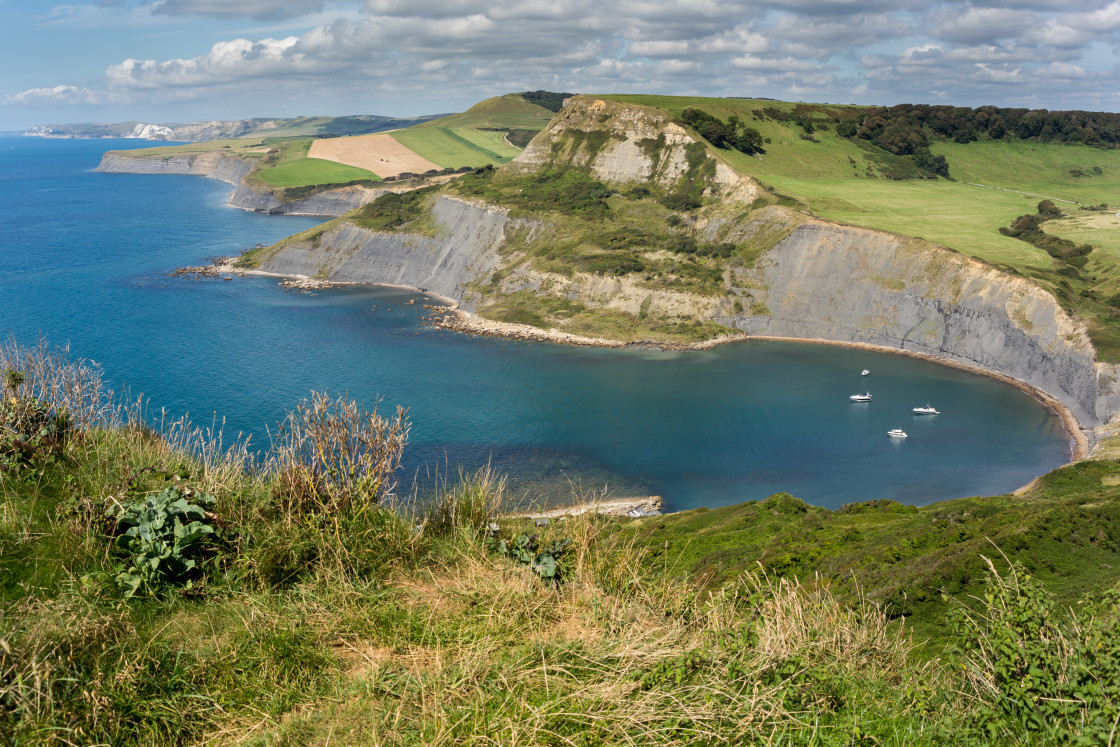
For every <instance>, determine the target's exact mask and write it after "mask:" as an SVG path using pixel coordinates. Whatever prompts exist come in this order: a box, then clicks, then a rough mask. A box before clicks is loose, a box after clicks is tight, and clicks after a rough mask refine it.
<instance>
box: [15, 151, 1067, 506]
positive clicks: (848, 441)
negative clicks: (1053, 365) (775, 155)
mask: <svg viewBox="0 0 1120 747" xmlns="http://www.w3.org/2000/svg"><path fill="white" fill-rule="evenodd" d="M146 145H148V144H147V143H143V142H137V141H128V140H121V141H113V140H97V141H91V140H41V139H37V138H0V205H3V206H4V208H3V210H0V334H5V335H6V334H8V333H13V334H15V335H16V337H17V339H19V340H21V341H24V342H33V341H34V340H35V339H36V338H37V336H39V335H42V336H44V337H46V338H47V339H48V340H50V341H52V342H55V343H62V342H67V341H68V342H69V343H70V344H71V349H72V351H73V353H75V354H77V355H79V356H83V357H88V358H92V359H94V360H97V361H99V362H100V363H101V364H102V365H103V366H104V369H105V372H106V374H107V378H108V380H109V382H110V383H111V384H112V385H113V386H114V387H116V388H120V387H122V386H123V385H127V386H128V387H129V388H130V389H131V391H132V392H133V393H138V392H142V393H143V394H144V395H146V396H147V397H148V398H150V400H151V402H152V405H153V407H154V408H155V409H156V410H158V409H159V408H160V407H164V408H166V409H167V410H168V411H169V413H170V414H172V415H182V414H184V413H189V414H190V416H191V417H192V419H193V420H194V421H195V422H196V423H202V424H209V423H210V422H211V421H212V419H213V418H214V417H217V418H219V419H220V418H222V417H224V418H225V419H226V423H227V425H226V433H227V435H232V434H236V433H237V432H239V431H241V432H245V433H252V434H253V442H254V443H257V444H258V445H261V444H262V443H266V442H267V437H266V436H265V429H266V428H267V427H270V426H275V424H276V423H277V422H278V421H279V420H280V419H281V418H282V417H283V413H284V411H285V410H287V409H290V408H291V407H292V406H293V405H294V404H295V403H297V402H298V401H299V400H300V399H301V398H303V397H305V396H307V394H308V393H309V392H310V390H312V389H323V388H327V389H329V390H331V391H335V392H343V391H348V392H349V393H350V394H351V395H353V396H355V397H357V398H359V399H360V400H362V401H363V402H365V403H367V405H372V404H373V403H374V402H375V401H376V400H377V398H378V397H380V398H382V408H383V409H391V408H392V407H393V406H395V405H396V404H397V403H400V404H403V405H405V406H407V407H409V408H411V409H410V414H411V418H412V421H413V429H412V438H411V443H410V445H409V448H408V451H407V470H406V472H407V474H406V475H405V482H411V479H412V476H413V475H414V474H415V473H416V472H417V471H420V472H421V473H423V472H425V471H426V470H430V469H431V468H432V466H433V465H436V464H438V465H440V469H442V470H447V469H450V470H451V471H454V470H455V468H456V466H457V465H464V466H465V467H466V468H468V469H470V468H474V467H477V466H480V465H482V464H485V463H486V462H487V461H488V460H489V461H491V462H492V463H493V464H494V465H495V466H497V467H498V468H499V469H500V470H501V471H502V472H505V473H507V474H508V475H509V477H510V483H511V487H512V488H513V492H514V493H515V494H518V495H525V496H528V497H530V498H535V497H538V496H545V497H550V498H563V497H566V496H568V495H570V494H571V493H572V492H573V490H575V491H578V490H583V491H584V492H590V491H593V490H598V489H600V488H602V487H603V486H604V485H607V486H609V488H610V490H611V492H612V494H613V495H616V496H626V495H635V494H644V495H649V494H659V495H662V496H664V497H665V498H666V501H667V506H668V508H670V509H681V508H690V507H693V506H699V505H707V506H717V505H725V504H730V503H735V502H738V501H743V500H751V499H759V498H763V497H765V496H767V495H769V494H771V493H774V492H777V491H780V490H785V491H789V492H791V493H793V494H795V495H797V496H799V497H801V498H804V499H805V500H807V501H809V502H811V503H815V504H818V505H824V506H831V507H836V506H839V505H841V504H843V503H846V502H849V501H853V500H867V499H871V498H893V499H895V500H899V501H903V502H907V503H916V504H921V503H928V502H931V501H934V500H940V499H945V498H954V497H960V496H965V495H976V494H996V493H1001V492H1006V491H1008V490H1011V489H1014V488H1016V487H1018V486H1019V485H1022V484H1024V483H1026V482H1028V481H1029V480H1030V479H1031V478H1033V477H1034V476H1036V475H1038V474H1040V473H1042V472H1044V471H1046V470H1049V469H1051V468H1053V467H1055V466H1058V465H1059V464H1061V463H1063V462H1064V461H1065V460H1066V459H1067V458H1068V455H1069V449H1068V445H1067V443H1066V439H1065V436H1064V434H1063V433H1062V432H1061V430H1060V427H1059V424H1058V423H1057V421H1056V419H1055V418H1054V417H1053V416H1052V414H1051V413H1049V412H1048V411H1047V410H1046V409H1045V408H1043V407H1042V406H1041V405H1039V404H1038V403H1037V402H1035V401H1034V400H1033V399H1031V398H1030V397H1029V396H1027V395H1026V394H1023V393H1022V392H1020V391H1018V390H1016V389H1014V388H1012V387H1010V386H1007V385H1005V384H1001V383H999V382H997V381H994V380H992V379H988V378H985V377H980V376H974V375H971V374H967V373H964V372H961V371H957V370H953V369H949V368H945V367H942V366H938V365H935V364H930V363H925V362H922V361H918V360H914V359H911V358H905V357H901V356H893V355H887V354H877V353H868V352H863V351H856V350H847V349H841V348H829V347H825V346H819V345H807V344H795V343H765V342H751V343H746V344H737V345H728V346H723V347H720V348H717V349H715V350H710V351H703V352H701V351H696V352H688V353H675V352H660V351H640V350H626V351H617V350H601V349H590V348H567V347H562V346H556V345H542V344H528V343H517V342H508V341H502V340H494V339H481V338H473V337H467V336H463V335H459V334H456V333H450V332H443V331H439V330H434V329H431V328H429V327H424V326H422V325H421V324H420V321H419V320H420V317H422V316H423V314H424V313H425V312H424V309H423V308H422V303H423V300H424V299H423V297H422V296H419V295H417V294H412V293H408V292H403V291H400V290H392V289H357V288H349V289H339V290H333V291H329V292H322V293H318V294H315V295H311V296H309V295H303V294H296V293H285V292H284V291H283V290H282V289H281V288H279V287H278V285H277V282H276V281H275V280H271V279H264V278H254V279H240V278H239V279H235V280H233V281H230V282H226V281H223V280H220V279H208V280H199V281H194V280H188V279H184V278H173V277H166V276H165V274H164V273H166V272H169V271H171V270H173V269H175V268H176V267H180V266H183V265H187V264H199V263H201V261H202V260H203V259H204V258H206V257H209V256H213V255H220V254H232V253H236V252H237V251H239V250H241V249H243V248H245V247H249V246H252V245H255V244H256V243H258V242H262V243H266V244H267V243H271V242H273V241H275V240H277V239H280V238H282V237H284V236H286V235H289V234H291V233H295V232H296V231H300V230H303V229H305V228H307V227H309V226H311V225H313V224H314V223H316V222H317V221H315V220H314V219H307V218H293V217H285V216H272V217H270V216H264V215H258V214H254V213H246V212H243V211H239V210H234V209H231V208H228V207H226V206H225V201H226V199H227V197H228V194H229V190H230V188H229V187H228V186H227V185H225V184H222V183H220V182H215V181H212V180H208V179H203V178H198V177H186V176H140V175H126V174H99V173H94V172H92V171H91V169H93V168H94V167H95V166H96V165H97V163H98V161H99V159H100V155H101V153H102V152H103V151H104V150H108V149H113V148H128V147H144V146H146ZM411 299H419V300H418V301H417V302H416V303H414V304H412V305H409V304H407V301H409V300H411ZM863 368H869V369H871V371H872V374H871V376H869V377H866V378H864V377H861V376H860V375H859V371H860V370H861V369H863ZM864 388H870V390H871V392H872V393H873V394H874V402H872V403H871V404H869V405H853V404H850V403H849V401H848V395H850V394H852V393H855V392H857V391H862V390H863V389H864ZM926 402H932V403H933V404H934V405H935V406H937V407H938V409H940V410H941V411H942V413H943V414H941V415H938V416H932V417H916V416H914V415H912V414H911V412H910V410H911V408H912V407H914V406H916V405H924V404H926ZM895 427H901V428H903V429H904V430H905V431H907V432H908V433H909V435H910V437H909V438H907V439H905V440H902V441H900V440H896V439H890V438H888V437H887V435H886V432H887V430H889V429H891V428H895Z"/></svg>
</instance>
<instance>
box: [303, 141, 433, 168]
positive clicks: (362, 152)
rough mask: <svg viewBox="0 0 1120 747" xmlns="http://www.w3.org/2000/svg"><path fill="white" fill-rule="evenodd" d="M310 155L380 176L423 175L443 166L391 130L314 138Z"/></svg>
mask: <svg viewBox="0 0 1120 747" xmlns="http://www.w3.org/2000/svg"><path fill="white" fill-rule="evenodd" d="M395 134H396V133H394V135H395ZM307 155H308V157H309V158H321V159H324V160H327V161H335V162H336V163H342V164H346V165H347V166H355V167H357V168H359V169H366V170H368V171H371V172H373V173H374V174H376V175H377V176H379V177H381V178H385V177H388V176H397V175H399V174H402V173H404V172H410V173H413V174H423V173H424V172H425V171H431V170H432V169H436V170H439V169H441V168H443V167H442V166H441V165H440V164H438V163H435V162H433V161H429V160H428V159H426V158H424V157H422V156H420V155H418V154H417V153H415V152H414V151H413V150H411V149H410V148H409V147H408V146H407V145H404V144H402V143H401V142H399V141H398V140H396V139H394V137H393V135H390V134H388V133H379V134H376V135H358V136H356V137H338V138H328V139H325V140H315V141H314V142H312V143H311V149H310V150H309V151H308V153H307Z"/></svg>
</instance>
